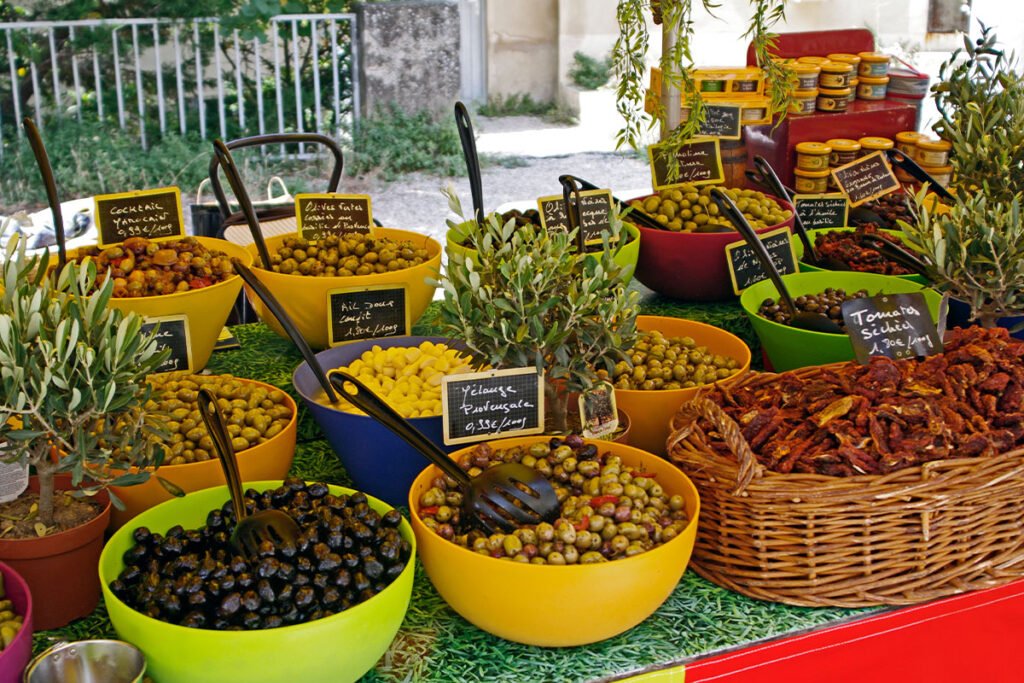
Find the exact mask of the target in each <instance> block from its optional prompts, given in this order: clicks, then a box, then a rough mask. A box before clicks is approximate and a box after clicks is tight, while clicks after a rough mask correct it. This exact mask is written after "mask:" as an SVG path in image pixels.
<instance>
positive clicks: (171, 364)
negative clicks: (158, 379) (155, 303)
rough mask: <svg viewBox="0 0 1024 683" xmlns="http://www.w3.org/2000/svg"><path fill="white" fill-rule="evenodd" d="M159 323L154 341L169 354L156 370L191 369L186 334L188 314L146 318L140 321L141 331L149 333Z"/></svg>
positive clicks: (190, 349)
mask: <svg viewBox="0 0 1024 683" xmlns="http://www.w3.org/2000/svg"><path fill="white" fill-rule="evenodd" d="M157 325H159V326H160V327H159V329H157V332H156V343H157V346H159V347H160V348H168V349H170V350H171V355H170V356H168V357H167V360H165V361H164V362H163V363H162V364H161V365H160V367H159V368H158V369H157V372H174V371H175V370H188V371H190V372H191V371H192V343H191V340H190V338H189V334H188V316H186V315H169V316H164V317H159V318H146V319H145V320H144V321H143V323H142V331H143V332H144V333H146V334H149V333H150V332H152V331H153V328H155V327H157Z"/></svg>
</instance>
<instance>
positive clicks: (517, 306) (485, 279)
mask: <svg viewBox="0 0 1024 683" xmlns="http://www.w3.org/2000/svg"><path fill="white" fill-rule="evenodd" d="M447 194H448V198H449V204H450V206H451V209H452V211H453V212H454V213H455V214H457V215H458V216H460V217H461V216H463V215H464V214H463V211H462V206H461V204H460V203H459V200H458V198H457V197H455V195H454V194H452V192H451V190H449V191H448V193H447ZM451 224H452V225H454V224H456V223H451ZM458 224H460V225H462V226H463V228H464V229H466V230H468V231H469V232H470V237H471V238H472V239H473V242H474V244H476V245H477V249H478V255H477V258H476V259H473V258H467V257H466V256H465V255H464V254H463V253H462V252H460V251H456V250H452V249H448V251H447V256H448V267H447V269H446V271H445V275H444V277H442V278H441V279H440V281H439V282H438V285H439V286H440V287H441V288H442V289H443V291H444V300H443V301H442V303H441V324H442V330H443V332H444V333H445V334H448V335H449V336H451V337H453V338H456V339H460V340H463V341H464V342H465V343H466V346H467V348H468V349H469V350H470V351H471V352H472V353H473V354H474V355H475V356H476V357H477V359H478V360H481V361H483V362H486V363H489V364H490V365H491V366H493V367H496V368H507V367H528V366H531V365H533V366H536V367H537V369H538V371H543V372H544V377H545V405H546V407H547V408H546V410H547V421H548V423H549V424H550V427H551V429H552V430H554V431H555V432H558V433H564V432H566V431H568V430H569V425H568V420H567V417H568V401H569V396H570V394H571V393H572V392H578V391H583V390H586V389H589V388H590V387H592V386H593V385H594V383H595V382H596V381H597V375H596V370H597V369H598V368H605V369H607V370H608V371H609V372H612V371H613V370H614V366H615V363H617V362H619V361H621V360H625V361H626V362H629V358H628V357H627V356H626V355H625V353H623V349H630V348H632V346H633V342H634V339H635V337H636V326H635V323H636V311H637V299H638V294H637V293H636V292H627V290H626V283H627V282H628V278H629V276H630V268H629V267H628V266H627V267H621V266H619V265H617V264H616V263H615V261H614V259H613V256H612V250H610V249H609V248H608V244H607V243H606V244H605V248H604V249H603V250H601V251H599V252H594V253H582V252H578V251H577V250H576V248H575V241H574V240H575V233H574V232H573V233H569V232H564V231H545V230H543V229H541V228H536V227H534V226H529V225H528V226H521V227H517V226H516V223H515V220H509V221H508V222H506V223H504V224H503V223H502V222H501V219H500V217H499V216H498V215H496V214H491V215H489V216H487V217H486V218H485V219H484V221H483V223H478V222H477V221H475V220H466V219H462V220H460V221H458ZM621 229H622V221H621V219H620V218H619V217H618V216H616V215H615V214H614V212H613V213H612V214H611V230H610V232H609V233H608V234H606V235H605V240H606V242H607V241H608V240H609V238H610V239H614V238H615V237H616V236H618V234H619V232H620V231H621Z"/></svg>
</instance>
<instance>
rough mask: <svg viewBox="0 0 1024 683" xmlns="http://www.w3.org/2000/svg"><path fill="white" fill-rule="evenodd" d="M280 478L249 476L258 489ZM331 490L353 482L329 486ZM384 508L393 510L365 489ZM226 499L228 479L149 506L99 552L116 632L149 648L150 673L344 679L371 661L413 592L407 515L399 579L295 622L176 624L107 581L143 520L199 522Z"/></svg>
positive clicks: (271, 681)
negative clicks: (236, 626)
mask: <svg viewBox="0 0 1024 683" xmlns="http://www.w3.org/2000/svg"><path fill="white" fill-rule="evenodd" d="M280 485H281V482H279V481H257V482H246V483H245V488H247V489H248V488H254V489H256V490H258V491H264V490H266V489H272V488H277V487H278V486H280ZM330 488H331V493H333V494H335V495H340V494H343V493H352V492H353V491H352V489H347V488H343V487H341V486H331V487H330ZM367 498H368V499H369V500H368V503H369V505H370V507H371V508H373V509H374V510H377V511H378V512H380V513H384V512H386V511H388V510H390V509H391V506H389V505H387V504H386V503H384V502H382V501H380V500H377V499H376V498H371V497H369V496H367ZM227 499H228V489H227V487H226V486H218V487H215V488H209V489H203V490H202V491H196V492H194V493H190V494H188V496H186V497H184V498H176V499H174V500H169V501H167V502H166V503H162V504H160V505H158V506H156V507H154V508H151V509H149V510H147V511H145V512H143V513H142V514H140V515H139V516H138V517H136V518H134V519H133V520H132V521H131V522H129V523H128V524H126V525H125V526H123V527H121V529H119V530H118V531H117V532H116V533H115V534H114V535H113V536H112V537H111V538H110V541H108V542H107V545H106V546H105V547H104V548H103V554H102V555H101V556H100V567H99V571H100V582H101V584H102V586H103V599H104V601H105V602H106V605H107V612H108V613H109V614H110V621H111V623H112V624H113V625H114V628H115V629H116V630H117V634H118V637H120V638H121V639H122V640H125V641H127V642H129V643H131V644H132V645H135V646H136V647H138V648H139V649H140V650H142V651H143V653H145V655H146V662H147V669H146V672H147V673H148V674H150V675H152V677H153V680H155V681H159V682H160V683H225V681H245V683H281V682H282V681H296V682H297V683H298V682H299V681H301V682H302V683H339V682H340V681H355V680H357V679H358V678H360V677H361V676H362V675H363V674H365V673H366V672H367V671H369V670H370V669H372V668H373V666H374V664H376V663H377V660H378V659H380V657H381V655H383V654H384V652H385V651H386V650H387V649H388V646H389V645H390V644H391V641H392V640H394V637H395V634H396V633H397V632H398V627H399V626H400V625H401V624H402V620H403V619H404V618H405V612H406V610H407V609H408V607H409V597H410V596H411V594H412V583H413V574H414V567H415V564H416V562H415V559H416V539H415V537H414V536H413V532H412V527H411V526H410V525H409V521H408V520H407V519H404V518H403V519H402V525H401V527H399V530H400V532H401V534H402V537H403V538H405V539H406V540H408V541H409V543H411V544H412V556H411V558H410V561H409V563H408V565H407V566H406V568H405V571H403V572H402V573H401V574H400V575H399V576H398V578H397V579H395V581H394V582H393V583H391V585H389V586H388V587H387V588H385V589H384V590H383V591H381V592H380V593H378V594H377V595H375V596H374V597H372V598H370V599H369V600H367V601H366V602H363V603H360V604H358V605H356V606H355V607H352V608H350V609H347V610H345V611H344V612H340V613H338V614H335V615H332V616H329V617H325V618H323V619H318V620H316V621H311V622H308V623H305V624H296V625H294V626H283V627H281V628H274V629H265V630H258V631H214V630H210V629H193V628H186V627H184V626H177V625H174V624H168V623H165V622H162V621H158V620H156V619H153V618H151V617H147V616H145V615H143V614H141V613H139V612H137V611H135V610H133V609H132V608H130V607H128V606H127V605H126V604H124V603H123V602H121V600H119V599H118V598H117V597H115V596H114V594H113V593H111V592H110V589H109V588H108V586H109V584H110V582H111V581H113V580H114V579H115V578H117V575H118V574H119V573H120V571H121V569H122V568H123V567H124V562H123V561H122V559H121V558H122V556H123V555H124V553H125V551H126V550H128V548H129V547H131V545H132V532H133V531H134V530H135V529H136V528H137V527H140V526H145V527H149V529H150V530H152V531H154V532H160V533H163V532H165V531H167V529H169V528H171V527H172V526H174V525H175V524H181V525H182V526H184V527H185V528H186V529H196V528H198V527H200V526H202V525H203V524H204V523H205V522H206V515H207V513H209V511H210V510H213V509H214V508H219V507H221V505H223V504H224V502H225V501H226V500H227Z"/></svg>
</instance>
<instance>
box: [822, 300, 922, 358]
mask: <svg viewBox="0 0 1024 683" xmlns="http://www.w3.org/2000/svg"><path fill="white" fill-rule="evenodd" d="M842 309H843V321H844V322H845V323H846V331H847V333H848V334H849V335H850V343H851V344H852V345H853V352H854V355H855V356H856V357H857V362H859V363H861V364H865V363H867V362H868V360H870V358H871V356H886V357H888V358H897V359H899V358H913V357H915V356H930V355H932V354H935V353H939V352H941V351H942V337H941V336H940V335H939V331H938V329H937V328H936V326H935V322H934V321H933V320H932V316H931V312H930V311H929V310H928V302H927V301H926V300H925V298H924V294H922V293H921V292H911V293H909V294H879V295H878V296H871V297H864V298H861V299H850V300H848V301H844V302H843V304H842Z"/></svg>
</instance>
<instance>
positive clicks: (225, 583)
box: [220, 574, 236, 591]
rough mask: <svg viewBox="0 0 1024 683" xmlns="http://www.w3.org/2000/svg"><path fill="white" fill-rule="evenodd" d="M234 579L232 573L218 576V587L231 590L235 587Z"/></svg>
mask: <svg viewBox="0 0 1024 683" xmlns="http://www.w3.org/2000/svg"><path fill="white" fill-rule="evenodd" d="M235 585H236V581H235V575H234V574H225V575H224V576H222V577H221V578H220V589H221V590H222V591H233V590H234V589H235Z"/></svg>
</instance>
